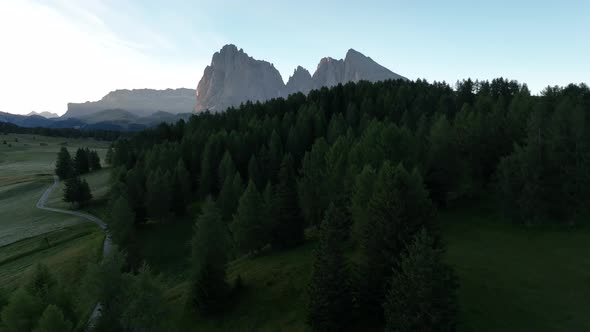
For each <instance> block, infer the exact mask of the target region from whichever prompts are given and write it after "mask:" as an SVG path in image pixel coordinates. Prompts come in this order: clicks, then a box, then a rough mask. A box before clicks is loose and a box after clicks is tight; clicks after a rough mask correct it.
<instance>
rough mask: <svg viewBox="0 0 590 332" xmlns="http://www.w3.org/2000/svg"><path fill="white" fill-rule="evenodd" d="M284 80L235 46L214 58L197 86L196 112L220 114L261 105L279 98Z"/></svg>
mask: <svg viewBox="0 0 590 332" xmlns="http://www.w3.org/2000/svg"><path fill="white" fill-rule="evenodd" d="M283 89H284V83H283V79H282V78H281V74H280V73H279V71H278V70H277V69H276V68H275V67H274V66H273V65H272V64H270V63H268V62H266V61H261V60H256V59H254V58H252V57H250V56H248V54H246V53H244V51H243V50H241V49H240V50H238V48H237V47H236V46H235V45H226V46H224V47H223V48H222V49H221V51H219V52H216V53H215V54H214V55H213V60H212V61H211V65H209V66H207V68H205V72H204V74H203V77H202V78H201V81H200V82H199V85H198V86H197V103H196V106H195V110H196V111H197V112H199V111H205V110H209V111H211V112H219V111H223V110H225V109H226V108H227V107H230V106H238V105H239V104H240V103H242V102H245V101H247V100H250V101H264V100H268V99H271V98H277V97H280V96H281V95H282V91H283Z"/></svg>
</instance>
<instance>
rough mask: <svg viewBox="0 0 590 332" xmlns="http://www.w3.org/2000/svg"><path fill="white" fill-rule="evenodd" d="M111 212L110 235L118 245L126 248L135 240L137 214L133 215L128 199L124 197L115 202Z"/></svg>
mask: <svg viewBox="0 0 590 332" xmlns="http://www.w3.org/2000/svg"><path fill="white" fill-rule="evenodd" d="M110 210H111V213H110V216H109V230H110V234H111V236H112V237H113V241H114V242H115V243H116V244H118V245H119V246H125V245H126V244H128V243H129V241H130V240H131V239H132V238H133V235H134V232H135V228H134V222H135V213H133V210H132V209H131V207H130V206H129V203H128V201H127V199H126V198H125V197H123V196H120V197H119V198H117V199H116V200H115V201H114V203H113V204H112V206H111V209H110Z"/></svg>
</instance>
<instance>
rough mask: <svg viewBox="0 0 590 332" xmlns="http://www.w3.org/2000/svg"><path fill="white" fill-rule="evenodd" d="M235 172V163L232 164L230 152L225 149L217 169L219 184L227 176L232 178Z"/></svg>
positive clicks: (223, 181)
mask: <svg viewBox="0 0 590 332" xmlns="http://www.w3.org/2000/svg"><path fill="white" fill-rule="evenodd" d="M235 173H236V165H235V164H234V161H233V159H232V157H231V154H230V153H229V151H227V150H226V151H225V154H224V155H223V159H221V162H220V163H219V168H218V169H217V174H218V176H219V184H223V183H225V180H226V179H227V178H228V177H232V178H233V176H234V174H235Z"/></svg>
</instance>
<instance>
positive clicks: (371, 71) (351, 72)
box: [0, 44, 406, 130]
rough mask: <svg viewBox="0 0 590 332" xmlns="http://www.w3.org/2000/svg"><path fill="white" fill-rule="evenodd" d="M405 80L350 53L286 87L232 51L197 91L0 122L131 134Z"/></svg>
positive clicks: (268, 68)
mask: <svg viewBox="0 0 590 332" xmlns="http://www.w3.org/2000/svg"><path fill="white" fill-rule="evenodd" d="M389 79H406V78H405V77H403V76H400V75H398V74H396V73H394V72H392V71H391V70H389V69H387V68H385V67H383V66H381V65H380V64H378V63H377V62H375V61H374V60H372V59H371V58H370V57H367V56H365V55H363V54H362V53H360V52H357V51H355V50H353V49H350V50H348V52H347V53H346V56H345V57H344V59H340V60H336V59H333V58H330V57H325V58H322V59H321V60H320V61H319V64H318V65H317V68H316V70H315V72H314V73H313V75H312V74H310V72H309V71H308V70H307V69H305V68H303V67H301V66H298V67H297V68H296V69H295V71H294V72H293V75H292V76H291V77H289V79H288V81H287V83H286V84H285V83H284V82H283V78H282V77H281V74H280V73H279V71H278V70H277V69H276V68H275V67H274V66H273V64H272V63H269V62H267V61H263V60H256V59H254V58H252V57H250V56H248V54H246V53H245V52H244V51H243V50H242V49H238V48H237V47H236V46H235V45H231V44H230V45H225V46H224V47H223V48H222V49H221V50H220V51H219V52H215V54H213V58H212V60H211V64H210V65H209V66H207V67H206V68H205V71H204V73H203V76H202V78H201V80H200V81H199V84H198V86H197V89H196V91H195V90H192V89H185V88H180V89H166V90H154V89H135V90H115V91H112V92H109V93H108V94H107V95H106V96H104V97H103V98H102V99H100V100H98V101H93V102H90V101H87V102H85V103H68V109H67V112H66V113H65V114H64V115H62V116H61V117H58V116H57V114H55V113H50V112H41V113H37V112H31V113H29V114H28V115H15V114H10V113H3V112H0V122H2V121H3V122H11V123H14V124H16V125H19V126H23V127H50V128H80V129H109V130H136V129H143V128H145V127H149V126H153V125H156V124H158V123H160V122H175V121H177V120H178V119H181V118H185V119H186V118H188V117H189V116H190V115H191V113H192V112H201V111H205V110H208V111H211V112H220V111H224V110H225V109H227V108H228V107H231V106H238V105H240V104H241V103H244V102H246V101H248V100H250V101H265V100H268V99H271V98H278V97H287V96H289V95H290V94H293V93H297V92H302V93H304V94H307V93H308V92H309V91H311V90H313V89H319V88H321V87H331V86H334V85H338V84H344V83H348V82H358V81H360V80H366V81H372V82H375V81H383V80H389Z"/></svg>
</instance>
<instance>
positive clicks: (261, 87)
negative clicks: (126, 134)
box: [195, 45, 406, 112]
mask: <svg viewBox="0 0 590 332" xmlns="http://www.w3.org/2000/svg"><path fill="white" fill-rule="evenodd" d="M389 79H406V78H404V77H402V76H400V75H398V74H396V73H394V72H392V71H391V70H389V69H387V68H385V67H383V66H381V65H380V64H378V63H377V62H375V61H373V60H372V59H371V58H369V57H367V56H364V55H363V54H361V53H360V52H357V51H355V50H353V49H350V50H349V51H348V52H347V53H346V57H345V58H344V59H340V60H336V59H333V58H330V57H326V58H323V59H321V61H320V63H319V64H318V66H317V69H316V71H315V72H314V74H313V76H312V75H310V73H309V72H308V71H307V70H306V69H305V68H303V67H301V66H298V67H297V68H296V69H295V71H294V72H293V75H292V76H291V77H290V78H289V81H288V82H287V84H286V85H285V84H284V83H283V80H282V78H281V74H280V73H279V72H278V70H276V69H275V67H274V66H273V65H272V64H270V63H268V62H266V61H261V60H256V59H253V58H252V57H250V56H248V54H246V53H244V51H243V50H241V49H240V50H238V48H237V47H236V46H235V45H226V46H224V47H223V48H222V49H221V50H220V51H219V52H216V53H215V54H214V55H213V59H212V61H211V65H209V66H207V68H205V72H204V73H203V77H202V78H201V80H200V81H199V84H198V86H197V103H196V107H195V111H197V112H201V111H205V110H209V111H211V112H220V111H224V110H225V109H227V108H228V107H230V106H238V105H240V104H241V103H243V102H246V101H248V100H250V101H265V100H268V99H271V98H276V97H287V96H289V95H290V94H293V93H297V92H302V93H304V94H307V93H309V91H311V90H313V89H319V88H321V87H332V86H335V85H338V84H345V83H348V82H358V81H360V80H367V81H371V82H377V81H384V80H389Z"/></svg>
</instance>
